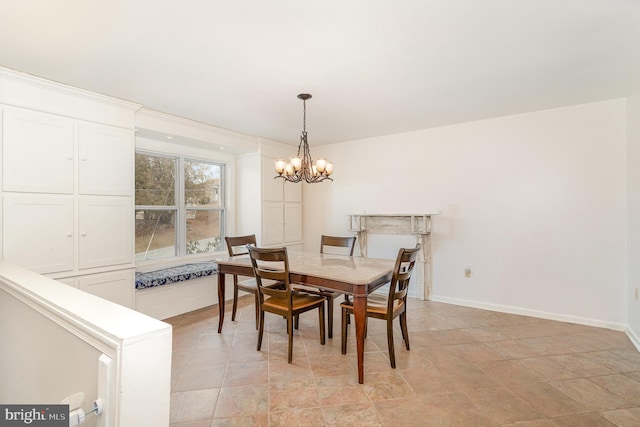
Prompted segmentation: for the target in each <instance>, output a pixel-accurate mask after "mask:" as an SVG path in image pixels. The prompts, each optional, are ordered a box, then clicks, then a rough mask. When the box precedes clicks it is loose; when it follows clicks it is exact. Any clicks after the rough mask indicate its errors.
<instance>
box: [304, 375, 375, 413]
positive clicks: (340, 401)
mask: <svg viewBox="0 0 640 427" xmlns="http://www.w3.org/2000/svg"><path fill="white" fill-rule="evenodd" d="M315 384H316V389H317V390H318V398H319V399H320V405H321V406H323V407H324V406H335V405H344V404H348V403H360V402H368V401H369V399H368V397H367V394H366V393H365V391H364V387H363V386H362V385H360V384H358V379H357V378H356V376H355V375H353V374H350V375H344V376H338V377H324V378H316V380H315Z"/></svg>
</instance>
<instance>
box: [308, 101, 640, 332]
mask: <svg viewBox="0 0 640 427" xmlns="http://www.w3.org/2000/svg"><path fill="white" fill-rule="evenodd" d="M625 149H626V101H625V100H624V99H619V100H611V101H605V102H598V103H591V104H584V105H577V106H571V107H567V108H560V109H554V110H546V111H539V112H534V113H528V114H522V115H516V116H508V117H501V118H497V119H490V120H483V121H477V122H471V123H465V124H460V125H455V126H448V127H441V128H435V129H427V130H421V131H416V132H410V133H403V134H396V135H388V136H382V137H376V138H370V139H365V140H357V141H350V142H345V143H340V144H333V145H323V146H319V147H312V152H313V153H312V154H313V155H314V156H315V157H324V158H327V159H330V160H331V161H333V163H334V165H335V172H334V179H335V182H331V183H322V184H314V185H305V187H304V200H305V206H304V221H303V223H304V236H305V249H306V250H314V249H315V248H317V246H318V244H319V243H318V242H319V239H320V235H321V234H323V233H325V234H328V233H331V234H345V235H346V234H349V233H348V221H347V216H346V215H347V214H349V213H363V212H365V211H366V212H368V213H403V212H409V213H420V212H423V211H432V210H436V209H440V210H441V211H442V215H440V216H436V217H435V218H434V221H433V293H434V299H437V300H440V301H447V302H452V303H459V304H464V305H473V306H478V307H486V308H492V309H498V310H502V311H512V312H518V313H523V314H531V315H538V316H540V317H547V318H558V319H562V320H569V321H575V322H579V323H586V324H593V325H597V326H607V327H612V328H616V329H623V328H624V325H626V323H627V318H626V317H627V316H626V311H627V307H626V305H627V303H626V301H627V295H628V290H627V285H626V271H625V269H626V261H625V232H626V231H625V227H626V225H625V218H626V153H625ZM639 157H640V156H639ZM639 185H640V180H639ZM370 243H372V242H371V241H370ZM382 244H383V243H379V245H382ZM373 250H374V251H377V252H379V253H383V252H384V251H385V250H387V251H388V252H391V253H394V254H395V253H397V248H391V250H389V249H388V248H386V249H385V248H373ZM370 253H371V249H370ZM465 266H470V267H471V271H472V276H471V278H465V277H464V269H465Z"/></svg>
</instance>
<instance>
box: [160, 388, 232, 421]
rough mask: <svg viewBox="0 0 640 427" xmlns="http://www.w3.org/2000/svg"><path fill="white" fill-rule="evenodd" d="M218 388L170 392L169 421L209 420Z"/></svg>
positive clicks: (218, 391) (211, 416)
mask: <svg viewBox="0 0 640 427" xmlns="http://www.w3.org/2000/svg"><path fill="white" fill-rule="evenodd" d="M219 393H220V390H219V389H217V388H215V389H209V390H190V391H180V392H176V393H171V409H170V413H171V416H170V422H171V423H172V424H175V423H185V422H191V421H201V420H210V419H212V418H213V409H214V408H215V405H216V401H217V399H218V395H219Z"/></svg>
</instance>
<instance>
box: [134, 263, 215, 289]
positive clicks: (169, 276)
mask: <svg viewBox="0 0 640 427" xmlns="http://www.w3.org/2000/svg"><path fill="white" fill-rule="evenodd" d="M217 267H218V266H217V265H216V263H215V262H198V263H193V264H184V265H177V266H175V267H171V268H165V269H163V270H156V271H149V272H146V273H136V289H145V288H152V287H154V286H161V285H167V284H169V283H176V282H183V281H185V280H189V279H196V278H198V277H205V276H211V275H212V274H216V273H218V270H217Z"/></svg>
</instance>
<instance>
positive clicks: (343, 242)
mask: <svg viewBox="0 0 640 427" xmlns="http://www.w3.org/2000/svg"><path fill="white" fill-rule="evenodd" d="M355 244H356V237H355V236H351V237H337V236H325V235H324V234H323V235H322V236H320V253H321V254H324V253H329V254H334V255H348V256H353V250H354V248H355ZM337 248H339V249H337ZM297 289H299V290H303V291H305V292H308V293H315V294H317V295H321V296H323V297H325V298H326V299H327V326H328V329H329V338H333V305H334V304H333V302H334V300H335V299H336V298H337V297H339V296H340V295H344V299H345V301H349V295H347V294H345V293H344V292H340V291H336V290H333V289H324V288H314V287H310V286H307V285H304V284H303V285H298V286H297ZM296 322H297V321H296Z"/></svg>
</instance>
